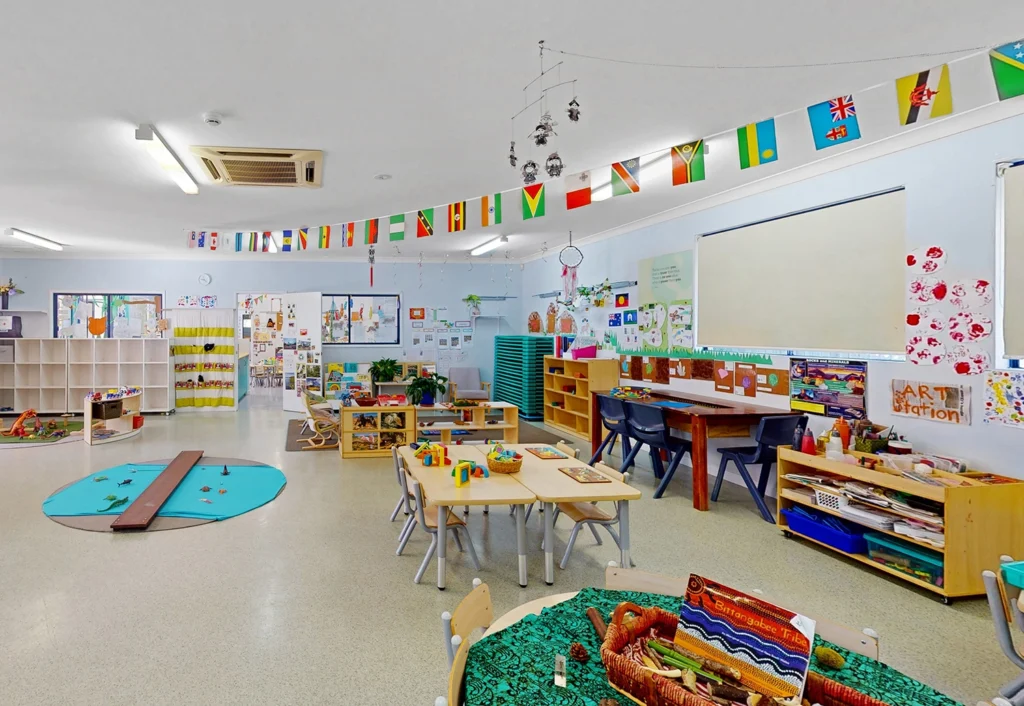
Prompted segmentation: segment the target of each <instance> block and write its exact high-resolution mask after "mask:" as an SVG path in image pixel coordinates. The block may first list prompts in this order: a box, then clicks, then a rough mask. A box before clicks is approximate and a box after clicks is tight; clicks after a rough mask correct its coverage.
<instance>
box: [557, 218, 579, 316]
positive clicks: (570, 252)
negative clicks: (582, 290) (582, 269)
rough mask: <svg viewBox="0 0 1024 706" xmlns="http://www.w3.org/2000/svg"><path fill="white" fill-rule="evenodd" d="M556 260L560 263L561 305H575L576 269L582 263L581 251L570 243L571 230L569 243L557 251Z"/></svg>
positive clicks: (570, 237)
mask: <svg viewBox="0 0 1024 706" xmlns="http://www.w3.org/2000/svg"><path fill="white" fill-rule="evenodd" d="M558 261H559V262H560V263H562V299H561V300H559V303H560V304H562V305H563V306H575V299H576V290H577V289H578V284H577V283H578V279H577V277H576V270H577V269H578V268H579V266H580V264H582V263H583V251H582V250H580V249H579V248H578V247H576V246H575V245H573V244H572V231H571V230H570V231H569V244H568V245H566V246H565V247H564V248H562V251H561V252H560V253H558Z"/></svg>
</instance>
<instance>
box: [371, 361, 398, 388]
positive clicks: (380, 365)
mask: <svg viewBox="0 0 1024 706" xmlns="http://www.w3.org/2000/svg"><path fill="white" fill-rule="evenodd" d="M401 371H402V368H401V366H399V364H398V361H397V360H395V359H394V358H381V359H380V360H375V361H373V363H371V364H370V377H371V378H372V379H373V381H374V382H392V381H393V380H394V379H395V378H396V377H398V374H399V373H400V372H401Z"/></svg>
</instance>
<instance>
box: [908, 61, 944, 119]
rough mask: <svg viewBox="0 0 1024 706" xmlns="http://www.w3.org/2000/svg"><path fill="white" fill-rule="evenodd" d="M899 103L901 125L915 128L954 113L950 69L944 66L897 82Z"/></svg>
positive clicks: (911, 75)
mask: <svg viewBox="0 0 1024 706" xmlns="http://www.w3.org/2000/svg"><path fill="white" fill-rule="evenodd" d="M896 103H897V104H898V105H899V111H900V125H913V124H914V123H916V122H918V121H921V122H924V121H925V120H931V119H932V118H939V117H942V116H943V115H949V114H950V113H952V112H953V93H952V91H950V89H949V66H948V65H947V64H943V65H942V66H936V67H935V68H933V69H925V70H924V71H921V72H920V73H916V74H910V75H909V76H904V77H903V78H898V79H896Z"/></svg>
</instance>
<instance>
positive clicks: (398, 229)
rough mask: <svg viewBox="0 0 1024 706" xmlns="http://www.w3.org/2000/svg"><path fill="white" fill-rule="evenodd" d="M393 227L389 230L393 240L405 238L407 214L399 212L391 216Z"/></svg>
mask: <svg viewBox="0 0 1024 706" xmlns="http://www.w3.org/2000/svg"><path fill="white" fill-rule="evenodd" d="M390 225H391V227H390V229H389V230H388V233H389V235H390V238H391V240H392V241H396V240H405V214H404V213H399V214H397V215H395V216H392V217H391V224H390Z"/></svg>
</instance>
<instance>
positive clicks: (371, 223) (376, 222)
mask: <svg viewBox="0 0 1024 706" xmlns="http://www.w3.org/2000/svg"><path fill="white" fill-rule="evenodd" d="M379 228H380V219H377V218H371V219H370V220H368V221H366V227H365V231H366V244H367V245H376V244H377V230H378V229H379Z"/></svg>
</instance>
